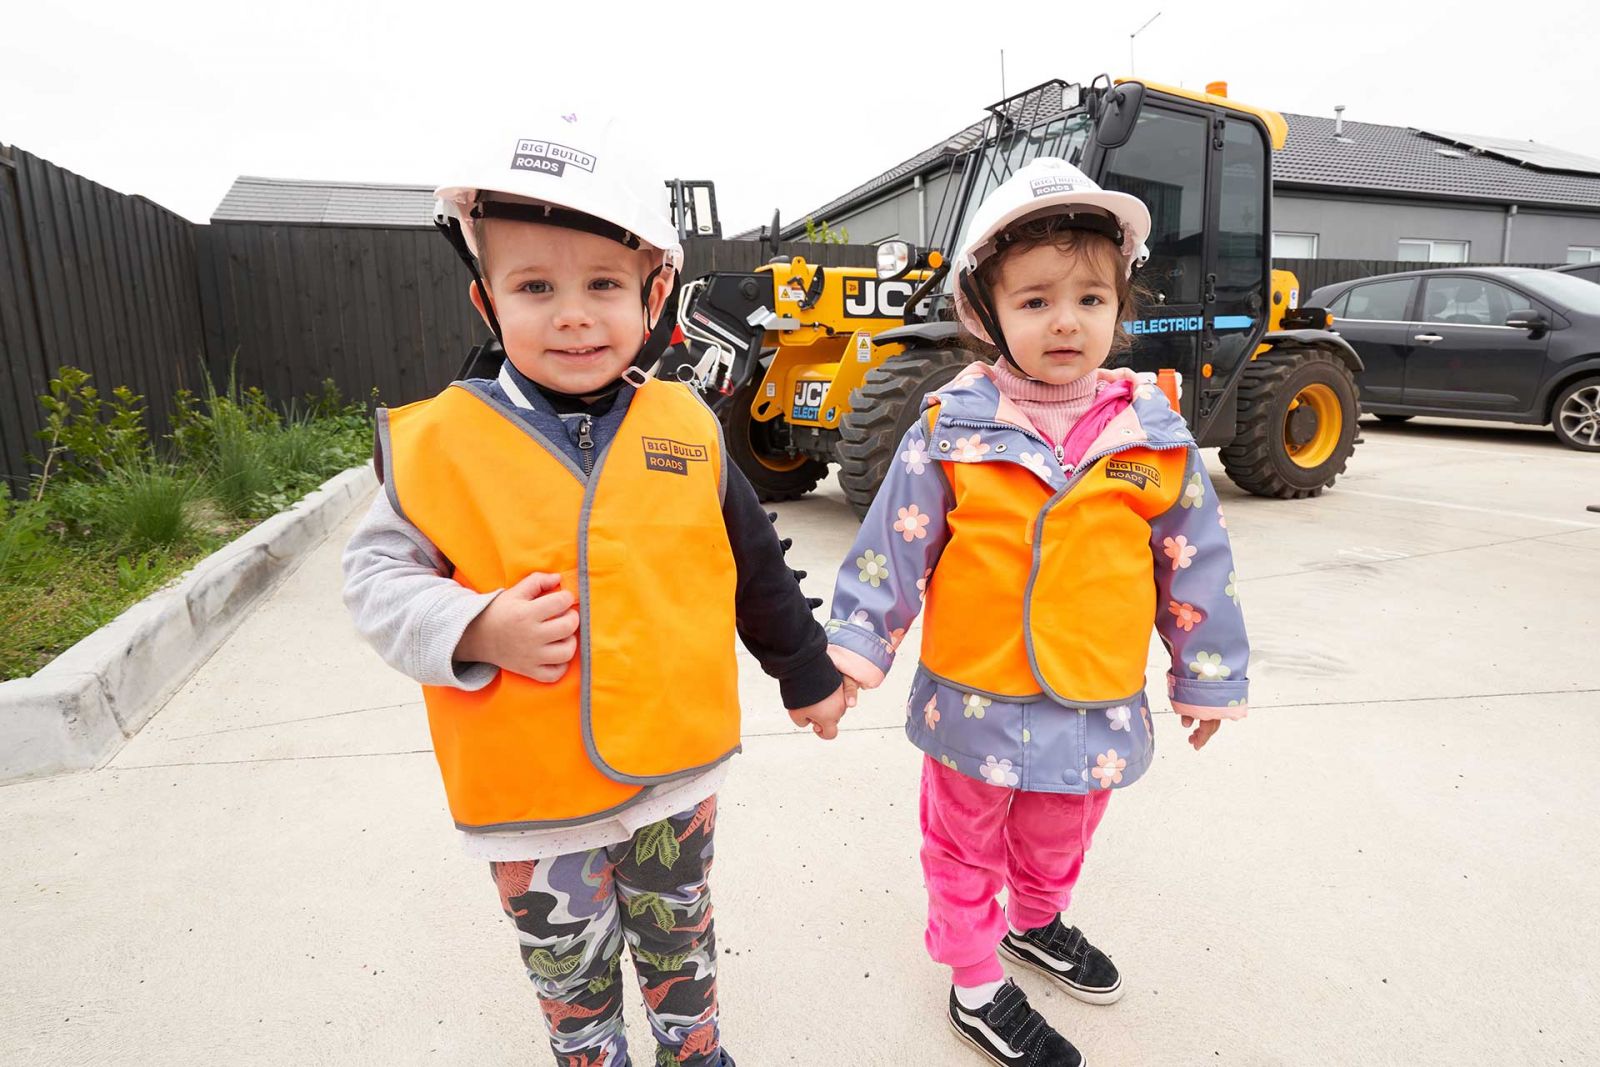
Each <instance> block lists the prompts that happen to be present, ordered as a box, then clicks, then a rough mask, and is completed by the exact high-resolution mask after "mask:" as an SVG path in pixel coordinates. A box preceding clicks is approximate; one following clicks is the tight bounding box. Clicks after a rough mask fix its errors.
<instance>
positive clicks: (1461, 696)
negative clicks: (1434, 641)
mask: <svg viewBox="0 0 1600 1067" xmlns="http://www.w3.org/2000/svg"><path fill="white" fill-rule="evenodd" d="M1592 693H1600V689H1530V690H1526V691H1524V692H1516V693H1447V694H1445V695H1443V696H1435V697H1372V698H1371V699H1368V700H1313V701H1307V702H1305V703H1298V704H1257V703H1254V702H1252V703H1251V704H1250V710H1251V711H1277V710H1281V709H1283V708H1339V707H1350V706H1352V705H1360V704H1422V703H1429V702H1433V701H1439V700H1498V699H1502V698H1505V697H1550V696H1583V695H1585V694H1592Z"/></svg>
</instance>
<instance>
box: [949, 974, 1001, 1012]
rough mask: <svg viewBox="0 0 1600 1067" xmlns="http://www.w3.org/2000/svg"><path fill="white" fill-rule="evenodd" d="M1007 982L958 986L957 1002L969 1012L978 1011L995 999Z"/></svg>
mask: <svg viewBox="0 0 1600 1067" xmlns="http://www.w3.org/2000/svg"><path fill="white" fill-rule="evenodd" d="M1003 985H1005V982H1003V981H1001V982H985V983H983V984H982V985H974V986H963V985H958V986H956V1000H957V1001H959V1002H960V1004H961V1006H962V1007H963V1008H966V1009H967V1010H968V1011H977V1010H978V1009H979V1008H981V1007H983V1006H984V1005H985V1004H988V1003H989V1002H990V1001H991V1000H993V999H994V995H995V994H996V993H998V992H1000V987H1001V986H1003Z"/></svg>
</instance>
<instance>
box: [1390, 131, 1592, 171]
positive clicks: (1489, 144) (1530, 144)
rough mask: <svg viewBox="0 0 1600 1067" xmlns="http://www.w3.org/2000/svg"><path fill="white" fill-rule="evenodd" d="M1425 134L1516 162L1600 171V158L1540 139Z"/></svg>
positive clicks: (1443, 133)
mask: <svg viewBox="0 0 1600 1067" xmlns="http://www.w3.org/2000/svg"><path fill="white" fill-rule="evenodd" d="M1421 132H1422V133H1425V134H1427V135H1428V136H1429V137H1432V138H1435V139H1436V140H1440V141H1449V142H1451V143H1452V144H1458V145H1461V146H1462V147H1464V148H1474V149H1477V150H1478V151H1480V152H1485V153H1487V154H1489V155H1492V156H1499V157H1500V158H1501V159H1506V160H1510V161H1511V162H1512V163H1521V164H1524V165H1526V166H1529V167H1537V168H1538V169H1540V170H1559V171H1567V172H1570V173H1574V174H1600V159H1592V158H1590V157H1589V156H1580V155H1579V154H1578V153H1576V152H1568V151H1566V150H1565V149H1561V148H1552V147H1551V146H1550V145H1547V144H1539V143H1538V142H1537V141H1514V140H1512V139H1511V138H1509V137H1485V136H1483V135H1481V134H1476V133H1451V132H1449V131H1448V130H1423V131H1421Z"/></svg>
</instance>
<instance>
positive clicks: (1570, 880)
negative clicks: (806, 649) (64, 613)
mask: <svg viewBox="0 0 1600 1067" xmlns="http://www.w3.org/2000/svg"><path fill="white" fill-rule="evenodd" d="M1364 429H1365V432H1366V443H1365V444H1364V445H1363V446H1362V448H1361V449H1360V450H1359V452H1358V453H1357V456H1356V459H1355V461H1354V463H1353V464H1352V472H1351V473H1350V474H1349V475H1348V476H1347V477H1346V478H1344V479H1342V480H1341V481H1340V483H1339V485H1338V486H1337V487H1336V489H1334V490H1333V491H1331V492H1329V493H1328V494H1326V495H1325V496H1323V497H1321V498H1320V499H1317V500H1311V501H1301V502H1277V501H1266V500H1259V499H1255V498H1251V497H1246V496H1244V495H1242V494H1241V493H1239V492H1238V491H1236V490H1234V489H1233V487H1232V486H1231V485H1230V484H1229V483H1227V482H1226V480H1225V479H1223V478H1222V476H1221V472H1220V468H1217V467H1215V466H1214V469H1213V474H1214V475H1216V476H1217V478H1218V485H1219V490H1220V491H1221V493H1222V494H1223V495H1224V496H1225V497H1226V498H1227V499H1226V507H1227V512H1228V520H1229V530H1230V532H1231V533H1232V535H1233V538H1234V546H1235V551H1236V553H1237V556H1238V565H1239V566H1238V569H1239V573H1240V575H1241V577H1242V580H1243V593H1242V596H1243V603H1244V607H1245V611H1246V614H1247V618H1248V620H1249V623H1250V627H1251V631H1252V636H1253V641H1254V645H1255V657H1254V660H1253V662H1252V665H1251V678H1252V682H1253V685H1252V694H1251V696H1252V700H1251V703H1252V712H1251V716H1250V718H1249V719H1247V720H1246V721H1245V722H1243V723H1241V724H1237V725H1228V726H1225V727H1224V728H1223V730H1222V731H1221V732H1220V733H1219V734H1218V736H1217V738H1216V739H1215V740H1214V741H1213V743H1212V744H1211V746H1210V747H1208V748H1207V749H1206V750H1205V751H1204V752H1203V753H1199V754H1196V753H1194V752H1192V751H1190V750H1189V748H1188V747H1187V746H1186V745H1184V744H1182V743H1181V732H1180V728H1179V725H1178V723H1177V722H1176V721H1175V720H1174V719H1173V718H1172V717H1171V715H1170V714H1168V713H1167V712H1166V709H1165V704H1164V699H1162V698H1160V697H1159V696H1158V698H1157V699H1156V701H1155V703H1156V705H1157V706H1158V707H1159V708H1160V709H1161V717H1160V723H1159V725H1158V727H1157V732H1158V734H1159V735H1160V737H1161V743H1162V745H1163V750H1162V754H1161V755H1160V756H1159V757H1158V766H1157V767H1156V768H1154V769H1153V771H1152V772H1151V773H1150V774H1149V775H1148V776H1147V778H1146V779H1145V781H1144V783H1143V784H1141V785H1139V786H1137V787H1135V788H1132V789H1129V790H1126V791H1123V792H1121V793H1119V794H1118V795H1117V797H1116V798H1115V799H1114V800H1113V802H1112V804H1111V807H1110V810H1109V812H1108V814H1107V817H1106V821H1105V823H1104V826H1103V827H1102V829H1101V833H1100V837H1099V838H1098V840H1097V841H1096V844H1095V848H1094V851H1093V852H1092V854H1091V856H1090V860H1089V863H1088V865H1087V867H1086V868H1085V874H1084V878H1083V881H1082V883H1081V884H1080V888H1079V892H1078V896H1077V899H1076V901H1075V902H1074V905H1073V908H1072V910H1071V912H1070V913H1069V917H1070V919H1071V920H1072V921H1074V922H1076V923H1077V924H1078V925H1080V926H1082V927H1084V928H1085V929H1086V930H1087V931H1088V932H1089V934H1090V936H1091V937H1092V938H1093V939H1094V940H1095V941H1096V942H1097V943H1098V944H1100V945H1102V946H1103V947H1104V948H1106V949H1107V950H1108V951H1109V952H1110V953H1111V954H1112V955H1113V956H1114V958H1115V959H1116V961H1117V963H1118V965H1119V966H1120V967H1121V968H1122V969H1123V972H1124V974H1125V976H1126V980H1127V983H1128V987H1129V988H1128V994H1127V996H1126V997H1125V998H1124V999H1123V1000H1122V1002H1121V1003H1119V1004H1117V1005H1115V1006H1112V1007H1100V1008H1095V1007H1089V1006H1086V1005H1080V1004H1078V1003H1076V1002H1074V1001H1070V1000H1068V999H1066V998H1065V997H1064V996H1061V995H1057V994H1053V993H1051V992H1050V991H1049V990H1047V989H1046V988H1045V987H1044V985H1043V984H1042V979H1039V978H1037V977H1036V976H1034V975H1032V974H1031V973H1029V974H1023V975H1021V976H1020V978H1019V980H1020V981H1021V982H1022V984H1023V985H1024V987H1025V988H1026V989H1027V990H1028V992H1029V994H1030V996H1032V997H1033V998H1034V1002H1035V1003H1036V1004H1037V1005H1038V1006H1040V1007H1041V1008H1042V1009H1043V1010H1044V1011H1045V1012H1046V1013H1047V1014H1048V1015H1049V1016H1050V1017H1051V1018H1052V1019H1053V1020H1054V1021H1055V1023H1056V1024H1057V1025H1058V1027H1060V1028H1061V1029H1062V1030H1063V1031H1064V1032H1065V1033H1067V1034H1068V1035H1069V1036H1070V1037H1071V1038H1072V1039H1073V1041H1074V1042H1076V1043H1077V1044H1078V1045H1079V1047H1080V1048H1082V1049H1083V1050H1084V1051H1085V1053H1086V1055H1087V1058H1088V1060H1089V1062H1090V1063H1092V1064H1094V1065H1095V1067H1104V1065H1108V1064H1139V1065H1167V1064H1170V1065H1193V1064H1199V1063H1206V1064H1212V1063H1216V1064H1228V1063H1231V1064H1288V1065H1301V1064H1345V1063H1356V1064H1404V1065H1414V1064H1446V1063H1452V1064H1453V1063H1486V1064H1487V1063H1494V1064H1498V1063H1531V1064H1558V1063H1567V1064H1579V1063H1593V1062H1595V1056H1596V1053H1595V1051H1594V1050H1595V1048H1596V1047H1600V966H1597V965H1596V962H1595V955H1596V948H1597V945H1600V934H1597V931H1600V863H1597V860H1596V855H1597V849H1596V842H1597V840H1600V771H1597V768H1596V761H1597V760H1600V677H1597V669H1596V668H1597V654H1600V515H1594V514H1589V513H1587V512H1585V510H1584V507H1585V505H1586V504H1591V503H1600V456H1589V455H1580V454H1577V453H1573V452H1570V451H1567V450H1564V449H1562V448H1561V447H1559V446H1558V445H1557V444H1556V443H1555V441H1554V440H1553V439H1552V438H1551V436H1550V435H1549V433H1548V431H1535V430H1522V429H1488V428H1482V427H1473V426H1469V425H1466V424H1461V425H1447V424H1437V423H1434V424H1425V423H1422V422H1416V423H1412V424H1409V425H1406V426H1400V427H1390V426H1378V425H1376V424H1371V425H1366V426H1364ZM778 510H780V511H781V512H782V519H781V528H782V530H783V532H784V533H785V534H787V535H789V536H792V537H794V539H795V542H796V545H795V549H794V551H793V553H792V559H793V561H794V563H795V565H797V566H801V567H804V568H806V569H808V570H809V571H810V572H811V574H812V578H811V579H810V580H809V581H808V582H807V585H808V587H809V588H810V589H811V591H812V592H813V593H814V594H816V595H826V594H827V592H828V590H829V588H830V586H831V581H832V574H833V572H834V570H835V569H836V568H837V566H838V564H839V562H840V561H841V560H842V558H843V556H844V553H845V551H846V548H847V547H848V545H849V542H850V539H851V536H852V534H853V531H854V528H855V523H854V521H853V520H852V518H851V516H850V514H849V512H848V511H847V510H846V508H845V506H844V504H843V501H842V498H841V496H840V494H839V492H838V490H837V487H835V486H832V485H830V486H828V487H826V488H825V489H824V491H822V492H820V493H818V494H817V495H816V496H814V497H812V498H810V499H807V500H804V501H800V502H797V503H793V504H787V505H783V506H781V507H780V508H779V509H778ZM341 545H342V536H340V538H339V540H338V541H330V542H329V543H327V544H325V545H324V546H323V547H322V548H321V549H320V550H318V551H317V553H316V554H315V555H313V556H312V557H311V558H310V559H309V560H308V562H307V563H306V564H305V565H304V566H303V567H302V568H301V569H300V570H299V571H298V572H296V573H295V574H294V575H293V576H291V577H290V579H289V580H288V581H287V582H286V583H285V584H284V585H283V586H282V587H281V588H280V589H279V590H278V591H277V592H276V593H275V594H274V595H273V596H272V597H271V598H270V599H269V600H268V601H266V602H265V603H263V605H262V606H261V607H260V608H259V609H258V610H257V611H256V612H255V613H254V615H253V616H252V617H251V618H250V619H249V620H248V621H247V622H246V623H245V625H244V626H243V627H242V628H241V629H240V630H239V631H238V632H237V633H236V634H235V635H234V637H233V638H232V639H231V640H230V641H229V642H228V643H227V644H226V645H225V646H224V647H223V648H222V650H221V651H220V652H218V653H217V654H216V655H215V656H214V657H213V658H212V659H211V660H210V661H209V662H208V663H207V664H206V665H205V667H204V668H202V669H201V671H200V672H199V673H198V674H196V675H195V676H194V678H193V679H192V680H191V681H190V682H189V683H188V685H186V686H185V687H184V688H183V690H182V691H181V692H180V693H179V694H178V695H177V696H176V697H175V698H174V699H173V700H172V701H171V702H170V703H169V704H168V705H167V706H166V708H164V709H163V710H162V711H161V712H160V713H159V714H158V715H157V716H156V718H155V719H154V720H153V721H152V722H151V723H150V725H149V726H147V727H146V728H145V730H144V732H143V733H142V734H141V735H139V736H138V737H137V738H135V739H134V740H133V741H132V742H131V743H129V744H128V745H127V747H126V748H125V749H124V750H123V751H122V752H121V753H120V754H119V755H118V756H117V758H116V759H115V760H114V761H112V763H111V764H110V765H109V766H107V767H105V768H103V769H101V770H99V771H96V772H93V773H89V774H81V775H74V776H67V777H61V778H56V779H52V780H46V781H39V782H33V783H26V784H20V785H14V786H10V787H7V788H3V789H0V840H3V842H4V848H3V850H0V945H4V946H5V947H6V950H7V951H6V952H5V964H4V966H3V967H0V1062H4V1063H7V1064H11V1063H16V1064H30V1065H46V1064H89V1063H111V1062H123V1063H152V1064H154V1063H159V1064H171V1065H178V1064H197V1065H198V1064H208V1065H209V1064H218V1063H223V1064H280V1063H281V1064H289V1063H293V1064H307V1063H310V1064H357V1063H360V1064H365V1063H373V1064H380V1063H381V1064H396V1063H402V1064H408V1063H423V1062H428V1063H448V1064H456V1063H462V1064H468V1063H470V1064H487V1063H513V1062H518V1063H544V1062H549V1058H548V1053H547V1052H545V1051H543V1042H542V1037H541V1035H542V1029H541V1024H540V1018H539V1012H538V1009H537V1005H536V1003H535V1000H534V997H533V994H532V992H531V990H530V989H529V988H528V986H527V982H526V980H525V979H524V978H523V977H522V974H521V970H520V965H519V964H518V961H517V958H516V951H515V942H514V939H513V937H512V934H511V932H510V930H509V928H508V927H507V926H506V925H505V923H504V920H503V919H502V918H501V916H500V913H499V909H498V905H497V900H496V895H495V891H494V888H493V886H492V884H491V883H490V880H489V877H488V872H487V870H486V869H485V868H484V867H483V865H481V864H479V863H476V862H473V861H469V860H467V859H466V858H464V857H463V856H462V855H461V853H460V849H459V845H458V843H457V840H456V837H455V832H454V831H453V830H452V829H451V827H450V824H449V821H448V819H447V818H446V816H445V811H444V805H443V797H442V792H441V789H440V786H439V781H438V774H437V771H436V769H435V767H434V765H433V761H432V757H431V754H430V753H429V750H428V738H427V732H426V726H425V722H424V718H423V714H422V711H421V705H420V703H419V701H418V695H417V692H416V690H415V688H414V687H413V686H412V685H411V684H410V683H408V682H407V681H406V680H404V679H403V678H400V677H399V676H397V675H394V674H392V673H390V672H389V671H388V670H387V668H385V667H384V666H383V665H382V664H381V663H380V662H379V661H378V659H377V658H376V656H374V655H373V654H372V653H371V652H370V651H368V650H367V649H366V647H365V646H364V645H362V644H361V643H360V642H359V641H358V639H357V638H356V636H355V634H354V632H353V631H352V629H351V627H350V625H349V623H348V621H347V620H346V618H345V615H344V611H343V609H342V607H341V606H340V604H339V601H338V589H339V570H338V554H339V549H340V547H341ZM916 637H917V634H916V631H913V633H912V635H911V637H909V638H908V640H907V642H906V644H905V646H904V648H903V650H902V656H901V660H900V663H899V664H898V665H897V666H896V668H895V670H894V672H893V674H891V676H890V678H889V680H888V682H887V683H886V684H885V685H884V686H883V688H881V689H880V690H878V691H876V692H874V693H873V694H871V695H869V696H868V697H867V698H866V699H865V700H864V702H863V705H862V706H861V707H860V708H859V709H858V710H857V711H856V712H855V713H853V714H852V715H851V717H850V718H849V719H848V720H847V721H848V729H847V731H846V732H845V733H844V734H843V735H842V736H841V738H840V740H838V741H836V742H834V743H831V744H826V743H823V742H820V741H818V740H816V739H815V738H813V737H812V736H811V735H810V734H809V733H799V732H796V731H795V730H794V729H793V728H792V727H791V726H790V725H789V722H788V720H787V718H786V717H785V716H784V714H783V712H782V709H781V707H780V705H779V703H778V699H777V690H776V686H775V685H773V684H771V683H770V682H769V681H768V680H767V679H766V678H764V677H763V676H762V675H761V674H760V673H759V672H758V671H757V670H755V669H754V666H753V663H752V662H751V661H749V660H748V659H745V660H744V663H745V666H746V667H747V668H749V669H747V671H746V673H745V679H744V688H743V692H744V701H745V713H746V717H745V725H746V733H745V752H744V754H743V755H742V756H741V757H740V758H739V759H738V760H737V761H736V764H735V771H734V774H733V776H732V779H731V782H730V785H729V786H728V788H727V791H726V793H725V794H724V798H723V803H724V807H723V814H722V818H721V823H720V827H719V835H718V850H717V851H718V863H717V873H716V878H715V882H714V885H715V891H716V896H717V901H718V928H719V930H718V932H719V935H720V942H721V946H722V952H723V972H722V990H723V1002H724V1007H725V1036H726V1041H727V1044H728V1047H729V1049H730V1050H731V1051H733V1052H734V1053H735V1054H736V1055H738V1057H739V1060H740V1063H741V1064H742V1065H747V1067H768V1065H774V1064H800V1065H805V1067H823V1065H832V1064H844V1063H849V1064H883V1065H891V1064H893V1065H900V1064H939V1065H943V1064H955V1065H959V1064H964V1063H976V1062H978V1061H977V1060H976V1059H975V1058H974V1057H973V1054H972V1053H970V1052H969V1051H967V1050H966V1049H965V1046H962V1045H960V1044H959V1043H958V1042H957V1041H956V1039H955V1038H954V1037H953V1036H952V1035H951V1034H950V1032H949V1030H948V1028H947V1027H946V1025H945V1023H944V1021H943V1019H942V1018H941V1013H942V1012H943V1009H944V998H945V991H946V988H947V987H946V985H945V982H946V978H945V975H944V974H943V973H941V971H940V970H939V969H938V968H936V967H934V966H933V965H932V964H931V963H929V962H928V961H927V960H926V958H925V957H924V955H923V952H922V945H921V926H922V915H923V906H924V904H923V894H922V887H921V875H920V871H919V868H918V865H917V860H916V848H917V831H916V781H917V774H918V762H919V758H920V757H919V754H918V753H917V752H916V750H915V749H913V748H912V747H911V746H910V745H909V743H907V742H906V741H905V739H904V738H903V736H902V735H901V733H900V729H899V723H900V720H901V718H902V716H903V713H904V712H903V701H904V693H905V689H906V686H907V684H908V682H909V678H910V674H911V669H912V666H913V663H914V660H915V647H916ZM741 655H743V653H742V652H741ZM1164 670H1165V664H1164V663H1162V662H1160V660H1159V659H1158V658H1155V657H1154V656H1153V658H1152V665H1151V677H1152V680H1153V682H1155V683H1157V686H1156V688H1154V689H1153V692H1154V693H1155V694H1158V695H1159V694H1162V693H1164V692H1165V690H1164V688H1162V687H1160V686H1159V682H1160V675H1161V674H1162V673H1163V672H1164ZM629 1011H630V1013H631V1015H630V1020H631V1024H632V1027H633V1033H634V1035H635V1041H636V1045H635V1048H636V1052H638V1053H642V1055H640V1057H639V1059H640V1062H641V1064H642V1063H648V1062H651V1060H650V1058H649V1053H650V1051H651V1046H650V1044H649V1040H648V1034H647V1032H646V1031H645V1028H644V1026H643V1024H642V1021H641V1016H642V1012H641V1011H640V1010H639V1003H638V1001H637V999H636V998H635V999H633V1000H632V1002H631V1003H630V1006H629Z"/></svg>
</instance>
